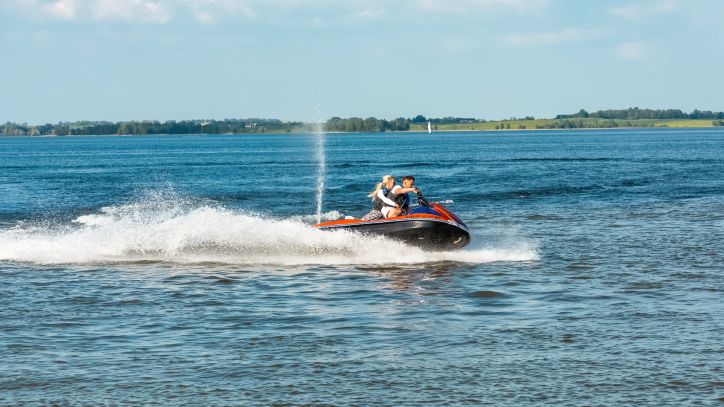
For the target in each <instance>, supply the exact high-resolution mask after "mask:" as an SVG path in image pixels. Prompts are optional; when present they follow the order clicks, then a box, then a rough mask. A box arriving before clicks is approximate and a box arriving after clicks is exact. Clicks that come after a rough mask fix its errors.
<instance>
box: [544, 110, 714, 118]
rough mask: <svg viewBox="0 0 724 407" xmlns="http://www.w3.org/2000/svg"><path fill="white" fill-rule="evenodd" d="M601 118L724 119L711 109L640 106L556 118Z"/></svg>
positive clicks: (582, 112) (579, 112) (581, 111)
mask: <svg viewBox="0 0 724 407" xmlns="http://www.w3.org/2000/svg"><path fill="white" fill-rule="evenodd" d="M589 117H590V118H599V119H616V120H645V119H653V120H666V119H724V113H723V112H712V111H709V110H704V111H702V110H698V109H695V110H694V111H692V112H691V113H688V114H687V113H684V112H682V111H681V110H679V109H658V110H654V109H640V108H638V107H630V108H628V109H619V110H615V109H609V110H599V111H597V112H593V113H588V112H587V111H585V110H584V109H581V110H579V111H578V113H574V114H559V115H558V116H556V119H577V118H589Z"/></svg>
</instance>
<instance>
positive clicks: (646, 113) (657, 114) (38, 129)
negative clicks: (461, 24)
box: [0, 107, 724, 136]
mask: <svg viewBox="0 0 724 407" xmlns="http://www.w3.org/2000/svg"><path fill="white" fill-rule="evenodd" d="M594 119H595V120H594ZM666 119H706V120H712V125H713V126H724V113H722V112H712V111H709V110H703V111H702V110H698V109H696V110H694V111H692V112H691V113H684V112H682V111H681V110H679V109H663V110H653V109H639V108H638V107H632V108H629V109H621V110H599V111H596V112H593V113H589V112H587V111H586V110H584V109H581V110H580V111H579V112H578V113H574V114H569V115H557V116H556V121H553V122H549V123H536V124H534V126H535V128H536V129H573V128H610V127H651V126H654V125H655V123H652V122H646V121H644V122H640V121H637V120H666ZM509 120H511V121H514V120H535V118H534V117H532V116H526V117H525V118H521V119H517V118H514V117H513V118H511V119H509ZM427 122H431V123H432V124H433V126H434V128H435V129H437V126H438V125H444V124H470V123H485V122H486V120H483V119H474V118H470V117H452V116H446V117H442V118H428V117H425V116H423V115H417V116H415V117H412V118H404V117H398V118H396V119H394V120H385V119H377V118H375V117H368V118H366V119H363V118H360V117H349V118H340V117H332V118H331V119H329V120H327V122H326V123H324V129H325V131H330V132H385V131H407V130H410V126H411V125H412V124H415V125H425V124H427ZM531 125H533V124H531ZM510 126H511V125H510V123H500V124H496V125H495V129H510V128H511V127H510ZM309 128H310V124H309V123H303V122H283V121H281V120H277V119H225V120H181V121H175V120H168V121H165V122H160V121H157V120H143V121H120V122H109V121H77V122H59V123H56V124H50V123H46V124H43V125H28V124H27V123H22V124H18V123H12V122H7V123H5V124H0V135H6V136H41V135H59V136H64V135H112V134H120V135H126V134H128V135H131V134H132V135H143V134H243V133H272V132H273V133H291V132H302V131H305V130H306V129H309ZM518 128H519V129H525V128H526V125H525V124H519V125H518Z"/></svg>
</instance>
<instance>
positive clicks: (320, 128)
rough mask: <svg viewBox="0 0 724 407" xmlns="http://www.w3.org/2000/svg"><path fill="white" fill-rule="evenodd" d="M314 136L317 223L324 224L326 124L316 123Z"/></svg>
mask: <svg viewBox="0 0 724 407" xmlns="http://www.w3.org/2000/svg"><path fill="white" fill-rule="evenodd" d="M314 134H315V135H316V138H317V140H316V143H315V146H316V150H317V223H321V222H322V203H323V202H324V178H325V176H326V172H327V169H326V164H325V161H326V157H325V152H324V148H325V145H324V144H325V143H324V142H325V140H324V124H322V123H316V124H315V125H314Z"/></svg>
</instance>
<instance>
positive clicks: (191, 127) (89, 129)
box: [0, 119, 305, 136]
mask: <svg viewBox="0 0 724 407" xmlns="http://www.w3.org/2000/svg"><path fill="white" fill-rule="evenodd" d="M304 128H305V124H304V123H301V122H282V121H281V120H276V119H226V120H182V121H178V122H177V121H175V120H169V121H165V122H159V121H155V120H144V121H129V122H104V121H98V122H90V121H81V122H73V123H69V122H61V123H57V124H44V125H40V126H29V125H28V124H27V123H24V124H16V123H10V122H8V123H5V124H4V125H0V134H2V135H6V136H23V135H28V136H41V135H57V136H66V135H105V134H230V133H231V134H239V133H291V132H301V131H304Z"/></svg>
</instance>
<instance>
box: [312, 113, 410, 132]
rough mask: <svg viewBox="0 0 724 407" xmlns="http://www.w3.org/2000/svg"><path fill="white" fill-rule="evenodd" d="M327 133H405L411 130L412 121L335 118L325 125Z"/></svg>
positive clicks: (401, 119)
mask: <svg viewBox="0 0 724 407" xmlns="http://www.w3.org/2000/svg"><path fill="white" fill-rule="evenodd" d="M324 130H325V131H330V132H348V133H349V132H371V133H375V132H381V131H388V130H391V131H405V130H410V119H405V118H402V117H398V118H397V119H395V120H392V121H387V120H384V119H382V120H381V119H376V118H374V117H368V118H366V119H361V118H359V117H350V118H349V119H341V118H339V117H333V118H331V119H329V120H327V123H325V125H324Z"/></svg>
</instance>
